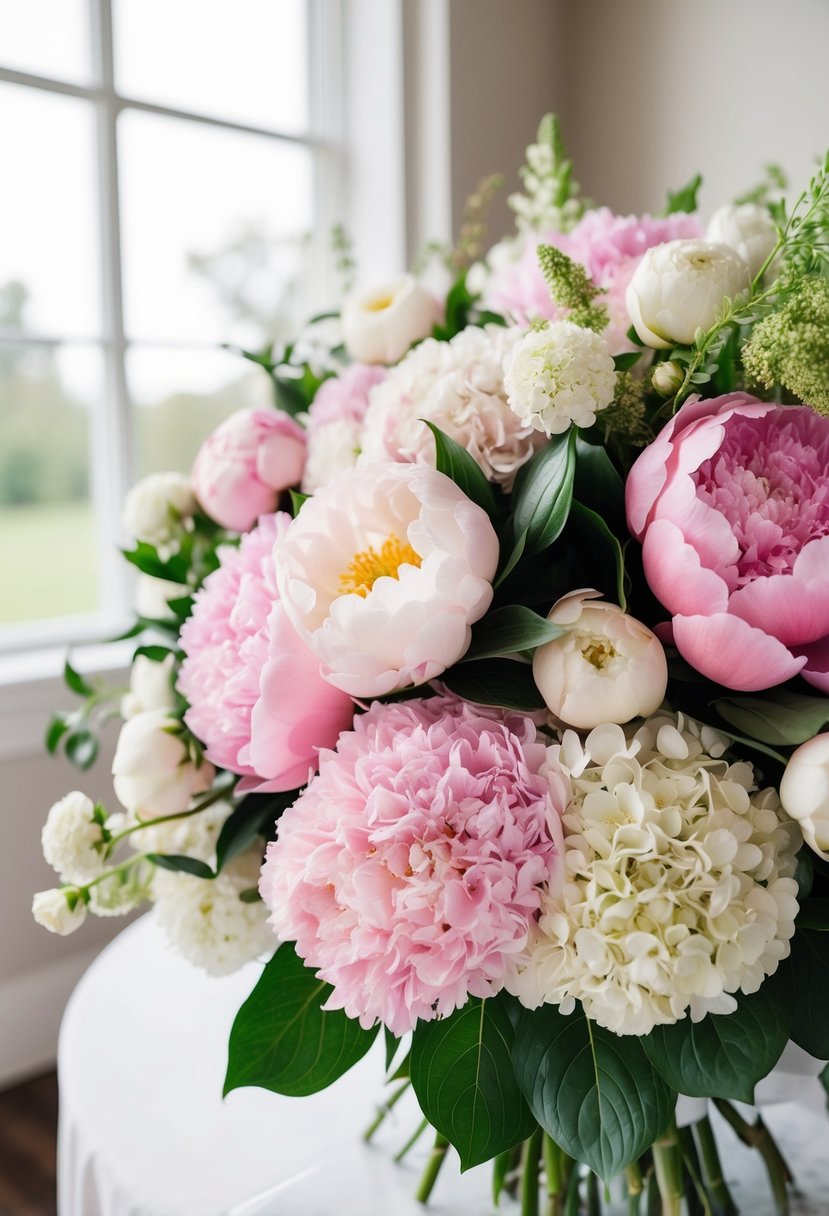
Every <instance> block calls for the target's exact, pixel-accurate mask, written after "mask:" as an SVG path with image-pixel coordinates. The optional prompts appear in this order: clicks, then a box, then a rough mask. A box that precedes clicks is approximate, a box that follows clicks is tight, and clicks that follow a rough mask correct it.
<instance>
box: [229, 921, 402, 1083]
mask: <svg viewBox="0 0 829 1216" xmlns="http://www.w3.org/2000/svg"><path fill="white" fill-rule="evenodd" d="M330 995H331V987H330V986H329V985H328V984H325V983H323V982H322V981H321V980H318V979H316V978H315V976H314V973H313V971H310V970H309V969H308V968H307V967H305V965H304V964H303V962H302V960H301V959H299V958H297V956H296V953H295V951H294V948H293V946H292V945H291V944H290V943H286V944H285V945H283V946H280V947H279V949H278V950H277V952H276V954H275V955H274V956H273V958H272V959H271V960H270V962H268V963H267V965H266V966H265V969H264V970H263V972H262V975H261V976H260V978H259V982H258V983H257V985H256V987H255V988H254V990H253V992H252V993H251V994H250V996H249V997H248V999H247V1000H246V1001H245V1003H244V1005H242V1008H241V1009H240V1010H239V1012H238V1013H237V1015H236V1020H235V1021H234V1023H233V1029H232V1030H231V1032H230V1046H229V1058H228V1065H227V1076H226V1077H225V1084H224V1093H225V1094H229V1093H230V1091H231V1090H233V1089H240V1088H241V1087H242V1086H245V1085H258V1086H261V1087H262V1089H270V1090H272V1091H273V1092H274V1093H278V1094H287V1095H288V1096H290V1097H305V1096H306V1095H308V1094H315V1093H318V1092H319V1090H321V1089H325V1088H326V1086H328V1085H331V1084H332V1082H334V1081H336V1080H337V1078H338V1077H341V1076H342V1075H343V1073H345V1072H347V1071H348V1069H349V1068H351V1067H352V1065H354V1064H356V1063H357V1061H358V1060H361V1059H362V1058H363V1056H364V1055H365V1054H366V1052H367V1051H368V1049H369V1048H370V1047H371V1045H372V1043H373V1042H374V1039H375V1038H376V1036H377V1029H378V1028H377V1027H375V1028H374V1029H372V1030H363V1029H362V1027H361V1026H360V1023H359V1022H356V1021H354V1019H353V1018H349V1017H346V1015H345V1014H344V1013H343V1011H342V1010H341V1009H331V1010H328V1011H326V1012H323V1010H322V1008H321V1006H322V1005H324V1004H325V1002H326V1001H327V1000H328V998H329V996H330Z"/></svg>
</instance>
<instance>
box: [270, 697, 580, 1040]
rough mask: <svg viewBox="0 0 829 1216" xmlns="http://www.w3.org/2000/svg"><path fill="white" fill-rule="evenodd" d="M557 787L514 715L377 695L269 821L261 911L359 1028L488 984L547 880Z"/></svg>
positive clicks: (551, 871)
mask: <svg viewBox="0 0 829 1216" xmlns="http://www.w3.org/2000/svg"><path fill="white" fill-rule="evenodd" d="M565 788H566V787H565V785H564V783H563V781H562V780H561V779H560V778H559V777H558V775H557V772H553V773H551V774H548V772H547V749H546V747H545V746H544V744H543V743H540V742H537V740H536V728H535V726H534V725H533V723H532V721H531V720H530V719H529V718H527V717H525V716H524V715H522V714H517V713H506V712H501V711H497V710H482V709H480V708H477V707H475V706H472V705H469V704H467V703H466V702H463V701H459V700H456V699H454V698H448V697H434V698H432V699H431V700H426V701H423V700H412V701H404V702H400V703H398V704H392V705H382V704H380V703H378V702H375V703H374V704H373V705H372V706H371V708H370V709H369V711H368V713H366V714H365V715H363V716H362V717H359V718H357V719H356V721H355V723H354V730H353V731H349V732H348V733H346V734H343V735H341V736H340V741H339V744H338V745H337V750H336V751H335V752H323V753H322V756H321V758H320V772H319V776H318V777H315V778H314V780H313V781H312V782H311V784H310V785H309V786H308V789H307V790H306V791H305V792H304V793H303V794H302V795H301V797H300V798H299V799H298V801H297V802H296V803H295V805H294V806H293V807H292V808H290V809H289V810H288V811H286V812H285V814H284V815H283V816H282V818H281V820H280V823H279V828H278V839H277V841H276V842H275V843H272V844H271V845H269V847H268V852H267V856H266V860H265V865H264V868H263V870H262V878H261V880H260V884H259V888H260V891H261V893H262V898H263V899H264V901H265V903H266V904H267V905H268V907H269V909H270V923H271V925H272V926H273V928H274V930H275V931H276V933H277V935H278V936H279V937H280V938H283V939H284V940H288V941H296V944H297V952H298V953H299V954H300V956H301V957H302V958H304V959H305V960H306V962H307V963H308V965H309V966H311V967H313V968H315V969H316V970H317V971H318V972H319V975H320V976H321V978H323V979H325V980H326V981H327V982H328V983H330V984H333V986H334V992H333V993H332V995H331V998H330V1000H329V1003H328V1007H329V1008H341V1009H344V1010H345V1012H346V1013H347V1014H348V1015H349V1016H350V1017H354V1018H359V1019H360V1022H361V1023H362V1025H363V1026H366V1027H369V1026H371V1025H373V1024H374V1022H375V1021H377V1020H378V1019H380V1020H381V1021H382V1022H383V1023H384V1024H385V1025H386V1026H388V1027H389V1029H390V1030H391V1031H392V1032H393V1033H395V1034H398V1035H399V1034H404V1033H405V1032H406V1031H409V1030H411V1029H412V1028H413V1026H414V1025H415V1022H416V1021H417V1019H418V1018H421V1019H423V1020H429V1019H431V1018H434V1017H435V1016H439V1017H440V1016H444V1015H445V1014H448V1013H451V1012H452V1010H453V1009H457V1008H458V1007H459V1006H461V1005H463V1004H465V1002H466V1000H467V998H468V996H469V995H470V994H471V995H472V996H478V997H487V996H491V995H493V994H494V993H496V992H497V991H498V990H499V989H500V988H501V987H502V986H503V984H504V980H505V977H506V974H507V972H508V971H509V970H510V968H511V967H512V965H513V960H514V959H515V957H516V955H518V954H519V953H520V951H521V950H522V949H523V948H524V946H525V945H526V942H527V939H528V935H529V929H530V924H531V922H532V921H533V919H534V917H535V915H536V913H537V911H538V909H539V907H540V903H541V891H540V888H539V884H541V883H550V882H552V883H553V884H554V883H555V876H556V874H557V873H558V869H559V864H558V862H559V845H558V844H557V843H556V842H557V841H558V840H559V838H560V827H559V823H560V815H561V812H562V810H563V806H564V791H565Z"/></svg>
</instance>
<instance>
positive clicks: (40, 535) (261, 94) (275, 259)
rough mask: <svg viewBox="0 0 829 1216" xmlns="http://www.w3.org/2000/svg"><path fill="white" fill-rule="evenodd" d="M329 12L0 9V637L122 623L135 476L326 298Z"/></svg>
mask: <svg viewBox="0 0 829 1216" xmlns="http://www.w3.org/2000/svg"><path fill="white" fill-rule="evenodd" d="M323 11H324V14H325V22H326V34H325V37H324V38H323V36H322V34H321V26H322V22H321V18H320V14H321V13H322V12H323ZM336 11H337V4H336V0H278V2H276V0H26V2H25V3H22V2H21V0H0V648H5V649H20V647H21V646H25V645H42V644H43V643H45V642H47V641H49V640H53V641H56V642H57V641H60V642H66V641H73V640H81V639H83V638H85V637H91V636H95V635H98V636H100V635H102V634H103V633H105V632H106V631H107V630H108V629H109V628H111V626H112V625H113V624H115V623H120V621H121V620H122V619H123V618H124V617H125V615H126V614H127V612H128V609H129V603H128V597H129V587H128V585H127V584H128V579H127V574H126V571H125V570H123V569H122V567H123V566H124V563H123V562H121V561H120V559H119V557H118V554H117V546H118V543H119V541H120V540H122V539H123V538H122V537H121V536H120V534H119V519H120V509H121V502H122V500H123V496H124V493H125V492H126V489H127V488H128V486H129V484H130V483H131V482H132V480H134V478H135V477H137V476H141V475H143V474H145V473H148V472H151V471H153V470H155V469H159V468H179V469H183V470H186V469H187V468H188V467H189V464H190V462H191V461H192V458H193V455H194V454H195V450H196V448H197V446H198V444H199V442H200V440H201V438H202V437H203V436H204V435H205V434H206V433H207V432H208V431H209V430H210V429H211V428H212V427H213V426H215V425H216V423H217V422H218V421H219V420H220V419H221V418H222V417H224V416H225V415H227V414H228V413H230V412H232V411H233V410H234V409H238V408H240V407H241V406H243V405H245V404H252V403H256V402H257V401H259V402H261V401H262V400H263V394H266V392H267V385H266V383H264V377H261V373H257V372H256V371H255V370H251V371H248V370H247V369H248V367H249V365H248V364H246V363H245V362H244V361H243V360H241V359H240V358H239V356H238V355H237V354H235V353H232V352H231V351H229V350H227V349H225V348H224V347H223V345H222V344H223V343H231V344H235V345H240V346H246V347H250V346H253V347H256V346H257V345H263V344H264V343H265V342H266V341H271V340H273V339H278V338H280V337H282V336H284V335H285V334H286V333H287V332H289V331H290V329H291V328H293V327H294V326H295V325H296V322H297V320H299V319H300V318H301V317H302V316H304V315H306V314H307V313H308V311H309V310H310V309H313V308H316V307H317V306H318V305H320V304H323V303H325V302H326V299H325V297H326V295H327V294H328V287H329V284H328V281H327V269H326V260H327V246H328V243H329V239H328V232H329V230H330V225H331V222H332V221H333V220H334V219H335V218H338V216H337V200H339V199H340V197H341V195H340V190H339V182H338V179H337V174H338V172H339V169H338V165H339V157H338V155H337V149H336V148H335V147H334V146H333V145H332V142H331V138H330V132H329V127H328V125H327V119H326V114H330V113H332V112H334V113H336V110H337V105H338V102H337V99H336V97H332V81H335V80H337V79H338V73H337V71H336V67H335V64H333V61H334V60H336V58H337V54H338V48H337V47H336V45H335V41H334V38H333V35H332V32H331V31H332V30H333V29H334V27H335V25H336ZM326 54H327V55H328V56H329V61H328V62H326V61H325V59H324V56H325V55H326ZM332 57H333V60H332ZM332 65H333V66H332ZM323 76H324V78H325V96H324V97H323V90H322V88H321V85H320V83H319V81H318V79H317V78H320V79H321V78H322V77H323ZM323 105H324V106H325V113H324V112H323ZM309 270H313V272H312V273H309Z"/></svg>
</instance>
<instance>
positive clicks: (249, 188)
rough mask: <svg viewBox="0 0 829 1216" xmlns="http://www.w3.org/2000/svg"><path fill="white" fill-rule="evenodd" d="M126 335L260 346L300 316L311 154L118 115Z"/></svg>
mask: <svg viewBox="0 0 829 1216" xmlns="http://www.w3.org/2000/svg"><path fill="white" fill-rule="evenodd" d="M119 126H120V130H119V147H120V152H121V168H122V177H121V181H122V190H121V197H122V205H123V214H122V236H123V257H124V300H125V310H126V324H127V330H128V333H129V334H130V336H131V337H132V338H137V339H141V340H149V341H153V340H163V341H171V340H172V341H184V342H204V341H208V342H224V341H234V342H239V343H241V344H242V345H245V344H257V343H262V342H264V341H265V340H266V339H267V338H270V337H273V336H274V335H275V334H276V333H278V332H284V331H285V330H286V329H288V328H290V327H291V324H292V322H293V321H294V318H296V317H298V316H299V315H301V314H302V312H303V301H302V299H301V294H300V287H301V285H302V283H303V280H304V278H305V274H304V273H303V271H304V267H305V263H306V261H307V255H306V252H305V251H306V247H307V235H306V234H307V233H308V231H309V230H310V228H311V226H312V222H313V220H312V213H311V207H312V204H311V153H310V151H309V150H308V149H307V148H304V147H297V146H294V145H292V144H284V143H282V142H280V141H279V140H275V139H269V138H267V137H265V136H258V135H243V134H239V133H237V132H233V131H224V130H219V129H217V128H215V127H206V126H202V125H200V124H198V123H192V122H184V121H179V120H177V119H169V118H160V117H159V116H158V115H153V114H143V113H138V112H135V111H133V112H128V113H125V114H123V115H122V117H121V120H120V124H119Z"/></svg>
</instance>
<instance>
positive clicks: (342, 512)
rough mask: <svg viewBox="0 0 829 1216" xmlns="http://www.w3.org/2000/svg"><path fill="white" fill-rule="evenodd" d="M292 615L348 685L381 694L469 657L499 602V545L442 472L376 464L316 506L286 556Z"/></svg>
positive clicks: (346, 477) (327, 670)
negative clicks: (479, 625) (481, 624)
mask: <svg viewBox="0 0 829 1216" xmlns="http://www.w3.org/2000/svg"><path fill="white" fill-rule="evenodd" d="M276 563H277V581H278V583H279V592H280V597H281V600H282V603H283V605H284V607H285V610H286V612H287V613H288V616H289V618H290V620H291V623H292V624H293V626H294V628H295V629H296V630H297V631H298V633H299V634H300V636H301V637H302V638H304V639H305V641H306V643H307V644H308V646H309V648H310V649H311V650H312V651H313V652H314V654H315V655H316V656H317V658H318V659H319V660H320V662H321V663H322V665H323V674H324V675H325V677H326V679H328V680H329V681H330V682H331V683H332V684H334V685H335V686H336V687H337V688H341V689H342V690H343V691H344V692H347V693H349V694H350V695H351V696H355V697H374V696H382V695H383V694H385V693H388V692H392V691H394V690H395V689H397V688H405V687H407V686H408V685H412V684H425V683H426V682H427V681H428V680H432V679H434V678H435V677H436V676H438V675H440V673H441V672H442V671H444V670H445V669H446V668H447V667H450V666H451V665H452V663H454V662H455V661H456V660H457V659H459V658H460V657H461V655H462V654H464V652H465V651H466V649H467V648H468V646H469V641H470V636H471V630H470V626H471V625H472V624H473V623H474V622H475V621H477V620H479V619H480V617H482V616H483V614H484V613H485V612H486V610H487V608H488V607H489V605H490V602H491V600H492V594H493V593H492V585H491V580H492V578H493V577H494V575H495V569H496V566H497V564H498V538H497V536H496V534H495V530H494V528H493V527H492V524H491V523H490V521H489V519H488V517H487V515H486V513H485V512H484V511H483V510H482V509H481V508H480V507H479V506H477V505H476V504H475V503H473V502H470V500H469V499H468V498H467V497H466V496H465V495H464V494H463V492H462V491H461V490H459V489H458V487H457V486H456V485H455V484H454V482H452V481H450V479H449V478H448V477H445V476H444V475H443V474H442V473H438V472H437V471H436V470H435V469H430V468H428V467H426V466H424V465H409V464H387V465H368V466H365V467H359V468H356V469H351V470H349V471H347V472H345V473H342V474H340V476H339V477H336V478H335V479H334V480H333V481H332V482H329V484H328V485H327V486H326V487H324V489H322V490H320V492H319V493H318V494H316V495H314V497H313V498H311V499H309V501H308V502H306V503H305V505H304V506H303V508H302V511H301V512H300V514H299V515H298V516H297V518H296V519H295V520H294V521H293V523H292V524H291V526H290V528H289V529H288V531H287V533H286V534H285V537H284V539H283V540H282V542H281V543H280V544H279V545H278V546H277V550H276Z"/></svg>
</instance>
